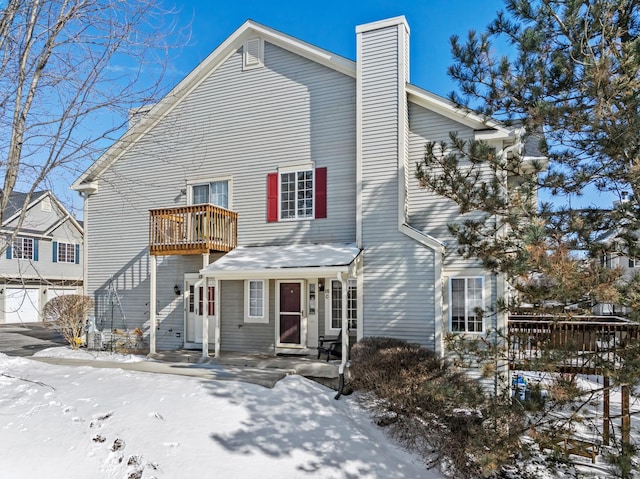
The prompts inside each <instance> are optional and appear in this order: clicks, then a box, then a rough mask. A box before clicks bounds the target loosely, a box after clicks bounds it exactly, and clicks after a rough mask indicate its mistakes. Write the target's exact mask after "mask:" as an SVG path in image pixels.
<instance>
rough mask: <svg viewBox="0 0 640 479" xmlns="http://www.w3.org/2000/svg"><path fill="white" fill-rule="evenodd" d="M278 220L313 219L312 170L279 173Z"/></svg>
mask: <svg viewBox="0 0 640 479" xmlns="http://www.w3.org/2000/svg"><path fill="white" fill-rule="evenodd" d="M280 218H281V219H283V220H287V219H301V218H313V170H304V171H292V172H287V173H280Z"/></svg>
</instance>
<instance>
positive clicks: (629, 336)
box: [509, 316, 640, 374]
mask: <svg viewBox="0 0 640 479" xmlns="http://www.w3.org/2000/svg"><path fill="white" fill-rule="evenodd" d="M638 341H640V324H638V323H634V322H629V321H626V320H623V319H620V318H616V317H594V316H591V317H584V318H581V319H576V320H572V321H553V320H549V319H548V318H544V317H542V318H540V317H538V318H536V317H531V316H529V317H527V316H511V317H510V318H509V362H510V366H511V368H512V369H523V370H536V371H558V372H565V373H580V374H602V370H603V368H606V367H611V365H613V364H616V363H617V362H618V361H622V360H623V358H622V357H621V354H623V351H624V349H625V348H626V347H628V346H629V345H630V344H631V343H633V342H638Z"/></svg>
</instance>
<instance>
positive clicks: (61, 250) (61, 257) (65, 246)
mask: <svg viewBox="0 0 640 479" xmlns="http://www.w3.org/2000/svg"><path fill="white" fill-rule="evenodd" d="M75 262H76V245H74V244H71V243H60V242H58V263H75Z"/></svg>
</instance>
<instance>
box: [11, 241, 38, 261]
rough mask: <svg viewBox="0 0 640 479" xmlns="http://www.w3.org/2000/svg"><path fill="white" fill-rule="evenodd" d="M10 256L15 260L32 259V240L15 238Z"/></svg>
mask: <svg viewBox="0 0 640 479" xmlns="http://www.w3.org/2000/svg"><path fill="white" fill-rule="evenodd" d="M12 254H13V257H14V258H16V259H34V240H33V239H32V238H20V237H17V238H15V239H14V240H13V252H12Z"/></svg>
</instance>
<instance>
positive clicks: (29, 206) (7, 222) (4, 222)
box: [2, 191, 50, 226]
mask: <svg viewBox="0 0 640 479" xmlns="http://www.w3.org/2000/svg"><path fill="white" fill-rule="evenodd" d="M46 196H50V192H48V191H47V192H46V193H45V194H44V195H40V196H39V197H38V198H36V199H32V200H31V201H30V202H29V203H28V204H27V205H23V207H22V208H20V209H19V210H18V211H16V212H15V213H14V214H13V215H11V216H10V217H9V218H6V219H5V220H4V221H3V223H2V226H7V225H8V224H9V223H11V222H12V221H13V220H15V219H17V218H19V217H20V215H21V214H22V212H23V211H25V212H26V211H29V210H30V209H31V208H33V207H34V206H35V205H37V204H38V203H39V202H40V201H41V200H42V199H43V198H45V197H46ZM25 216H26V213H25Z"/></svg>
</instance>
